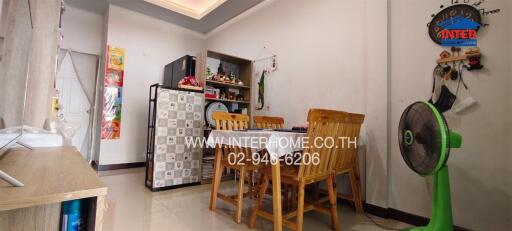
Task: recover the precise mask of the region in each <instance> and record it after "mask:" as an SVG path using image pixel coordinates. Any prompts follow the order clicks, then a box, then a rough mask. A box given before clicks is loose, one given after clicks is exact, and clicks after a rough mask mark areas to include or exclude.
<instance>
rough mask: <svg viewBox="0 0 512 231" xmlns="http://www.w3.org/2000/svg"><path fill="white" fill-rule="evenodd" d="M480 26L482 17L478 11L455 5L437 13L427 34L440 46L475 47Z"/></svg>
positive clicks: (469, 7) (471, 7) (464, 5)
mask: <svg viewBox="0 0 512 231" xmlns="http://www.w3.org/2000/svg"><path fill="white" fill-rule="evenodd" d="M481 24H482V16H481V15H480V11H478V9H476V8H475V7H473V6H470V5H466V4H457V5H452V6H449V7H447V8H445V9H443V10H441V11H440V12H439V13H437V14H436V15H435V16H434V17H433V18H432V21H431V22H430V24H429V27H428V33H429V35H430V38H431V39H432V40H433V41H434V42H435V43H437V44H439V45H441V46H449V47H451V46H476V45H477V44H476V42H477V31H478V29H480V25H481Z"/></svg>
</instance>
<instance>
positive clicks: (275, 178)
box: [206, 129, 307, 231]
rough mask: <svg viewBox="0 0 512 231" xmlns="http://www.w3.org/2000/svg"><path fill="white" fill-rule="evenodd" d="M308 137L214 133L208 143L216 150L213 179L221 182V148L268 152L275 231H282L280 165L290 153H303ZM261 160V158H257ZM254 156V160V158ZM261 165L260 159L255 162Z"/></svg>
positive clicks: (279, 132)
mask: <svg viewBox="0 0 512 231" xmlns="http://www.w3.org/2000/svg"><path fill="white" fill-rule="evenodd" d="M306 138H307V136H306V133H304V132H295V131H292V130H283V129H280V130H267V129H264V130H250V129H249V130H238V131H237V130H232V131H226V130H213V131H212V132H211V133H210V135H209V136H208V139H207V141H206V144H207V146H209V147H215V148H216V151H215V160H214V176H213V177H214V179H220V178H219V177H221V175H222V170H221V169H219V167H218V166H220V163H221V158H222V146H223V145H228V146H238V147H242V148H250V149H251V150H252V153H257V152H258V151H261V150H265V149H266V152H267V153H269V154H270V157H269V158H270V159H269V162H270V164H271V168H272V195H273V197H272V198H273V216H274V230H276V231H281V230H282V204H281V199H282V198H281V196H278V195H281V169H280V167H281V166H280V162H282V161H283V159H284V156H285V155H287V154H291V153H295V152H297V151H300V150H302V147H303V146H304V144H305V143H307V139H306ZM256 156H257V157H258V158H261V156H259V155H256ZM254 157H255V156H252V157H251V158H254ZM253 161H256V162H261V160H253ZM215 187H218V185H215V184H214V183H212V188H211V198H213V197H214V196H215V192H216V191H217V189H216V188H215Z"/></svg>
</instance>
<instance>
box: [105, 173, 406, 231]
mask: <svg viewBox="0 0 512 231" xmlns="http://www.w3.org/2000/svg"><path fill="white" fill-rule="evenodd" d="M100 176H101V179H102V180H103V182H104V183H105V184H106V185H107V186H108V195H107V212H106V213H105V217H104V224H103V230H106V231H110V230H123V231H126V230H180V231H182V230H197V231H202V230H208V231H215V230H250V229H249V228H248V227H247V217H248V215H249V213H250V210H249V209H250V207H252V205H253V201H252V200H248V199H247V200H245V201H244V203H245V205H247V206H245V207H246V208H245V210H244V211H243V216H244V221H243V222H242V223H241V224H236V223H234V221H233V206H231V205H229V204H226V203H224V202H222V201H219V203H218V206H217V211H216V212H212V211H210V210H209V209H208V205H209V200H210V185H201V186H194V187H186V188H180V189H174V190H168V191H162V192H151V191H150V190H148V189H147V188H146V187H145V186H144V169H143V168H138V169H129V170H116V171H107V172H101V173H100ZM226 190H231V191H234V183H233V182H224V183H223V185H222V186H221V191H224V192H225V191H226ZM270 203H271V201H270V200H268V201H267V204H269V206H270ZM338 216H339V219H340V224H341V229H342V230H344V231H373V230H385V229H382V228H379V227H378V226H376V225H374V224H373V223H372V222H371V221H370V219H368V218H367V217H365V216H364V215H360V214H356V213H355V212H354V211H353V209H352V208H349V207H342V206H340V207H339V212H338ZM375 220H376V221H377V222H379V223H380V224H383V225H385V226H387V227H393V228H403V227H406V225H404V224H401V223H399V222H397V221H393V220H385V219H380V218H375ZM255 230H272V223H270V222H269V221H265V220H263V219H258V222H257V226H256V229H255ZM304 230H331V229H330V218H329V217H328V216H326V215H323V214H319V213H316V212H308V213H306V214H305V216H304Z"/></svg>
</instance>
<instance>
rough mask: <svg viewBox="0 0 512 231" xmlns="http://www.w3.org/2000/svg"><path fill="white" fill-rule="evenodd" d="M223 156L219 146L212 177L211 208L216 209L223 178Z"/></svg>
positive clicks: (216, 151)
mask: <svg viewBox="0 0 512 231" xmlns="http://www.w3.org/2000/svg"><path fill="white" fill-rule="evenodd" d="M221 158H222V149H221V148H220V147H217V148H216V150H215V164H214V166H213V167H214V173H213V179H212V189H211V195H210V210H212V211H215V208H216V206H217V193H218V191H219V185H220V180H221V179H222V170H223V169H224V166H222V164H221Z"/></svg>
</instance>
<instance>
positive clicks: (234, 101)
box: [205, 98, 250, 104]
mask: <svg viewBox="0 0 512 231" xmlns="http://www.w3.org/2000/svg"><path fill="white" fill-rule="evenodd" d="M205 100H209V101H218V102H225V103H242V104H249V103H250V102H249V101H240V100H230V99H213V98H205Z"/></svg>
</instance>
